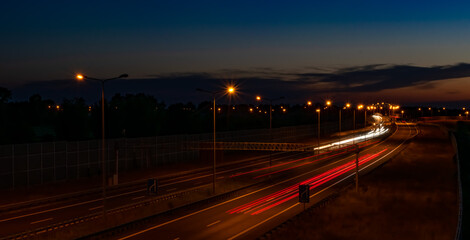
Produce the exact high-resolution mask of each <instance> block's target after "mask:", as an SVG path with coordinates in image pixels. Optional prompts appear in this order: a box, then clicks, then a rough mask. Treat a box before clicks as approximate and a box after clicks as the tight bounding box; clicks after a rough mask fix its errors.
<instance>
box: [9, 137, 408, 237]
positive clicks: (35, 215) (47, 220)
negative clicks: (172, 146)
mask: <svg viewBox="0 0 470 240" xmlns="http://www.w3.org/2000/svg"><path fill="white" fill-rule="evenodd" d="M402 131H403V130H402V129H401V128H400V131H399V132H397V133H395V134H394V135H393V138H390V139H389V140H387V141H391V140H392V139H395V138H396V136H400V135H403V134H402V133H401V132H402ZM357 140H359V139H356V141H357ZM362 140H364V142H362V143H361V145H360V146H361V147H366V146H369V147H371V146H372V149H376V148H377V147H378V146H374V144H376V143H377V141H376V140H374V139H372V140H371V139H369V140H365V139H362ZM381 145H383V143H382V144H381ZM346 150H347V149H346V148H345V149H344V151H342V150H341V149H339V150H338V151H339V153H334V152H333V153H330V152H326V153H322V154H317V155H313V156H312V153H309V152H306V153H293V152H290V153H280V154H275V155H273V156H274V157H273V163H274V164H273V166H272V167H271V168H270V167H269V165H268V162H269V161H268V160H267V158H260V159H257V160H253V161H250V162H249V163H247V162H245V161H239V162H235V163H233V164H230V165H226V166H222V167H218V175H217V179H218V180H223V179H232V178H234V179H237V178H241V177H245V178H247V177H248V178H252V179H255V180H256V179H259V180H263V179H266V178H267V177H269V175H270V174H272V176H273V177H274V176H276V179H283V178H286V177H288V176H291V175H296V177H295V178H287V180H283V181H282V182H277V183H276V184H275V185H273V186H269V187H266V188H264V189H258V190H255V191H253V192H252V193H251V194H250V195H248V196H246V197H243V198H237V199H240V200H237V201H234V200H233V201H231V202H230V203H229V204H223V207H227V206H232V205H233V208H235V207H236V206H237V204H240V202H239V201H246V200H247V199H253V198H256V197H261V196H264V195H267V194H269V193H270V192H272V191H275V190H276V189H282V188H285V187H288V186H290V185H292V184H296V183H297V182H298V181H301V180H302V178H307V177H308V176H312V174H313V175H314V174H320V173H321V172H322V171H326V170H327V169H330V168H332V167H340V166H341V164H343V163H345V162H347V161H348V160H350V158H351V157H349V158H340V157H339V156H341V155H344V153H345V152H346ZM349 150H350V149H349ZM367 151H371V150H367ZM366 160H367V159H366ZM211 179H212V174H211V169H204V170H199V171H195V172H192V173H187V174H183V175H179V176H174V177H171V178H168V179H161V180H160V189H159V193H160V194H159V195H161V194H166V193H172V192H180V191H184V190H185V189H190V188H194V187H198V186H204V185H209V184H210V183H211ZM326 193H327V191H325V192H324V193H323V192H321V193H319V194H318V195H319V196H323V195H324V194H326ZM149 198H152V196H147V194H146V188H145V187H144V186H142V185H134V186H128V187H123V188H118V189H112V190H109V191H108V197H107V200H106V207H107V209H113V208H119V207H120V206H125V205H129V204H131V203H136V202H140V201H145V200H147V199H149ZM318 199H321V198H318ZM291 200H292V199H291ZM291 200H289V201H286V202H291ZM283 205H284V204H282V205H280V206H283ZM275 209H277V207H276V208H274V209H268V210H265V212H266V213H271V212H273V211H277V210H275ZM102 211H103V205H102V198H101V192H95V193H92V194H84V195H83V196H80V197H76V198H71V199H68V200H65V201H57V202H54V201H52V202H50V203H46V204H41V205H37V206H33V207H29V208H21V209H17V210H14V211H5V212H2V213H0V226H1V228H0V236H2V237H6V236H11V235H12V234H16V233H20V232H24V231H26V230H31V229H38V228H41V227H47V226H51V224H56V223H61V222H67V221H68V220H70V219H74V218H77V217H80V216H87V215H90V214H93V213H100V212H102ZM212 211H220V209H219V208H216V209H213V210H211V211H208V212H212ZM224 212H225V211H224ZM265 212H263V213H262V214H259V215H260V216H264V215H265V214H266V213H265ZM238 215H240V214H238V213H232V214H228V216H232V217H234V216H238ZM241 215H244V214H241ZM198 216H199V215H198ZM228 216H226V215H223V216H221V217H220V218H221V219H216V220H214V221H213V222H210V223H207V224H206V225H208V226H209V227H212V226H214V227H215V226H216V225H219V224H220V226H225V224H227V222H230V221H236V219H238V217H235V218H234V220H230V221H228V220H227V219H226V218H227V217H228ZM208 219H210V218H208ZM222 219H224V220H222ZM182 220H183V219H182ZM219 220H220V222H218V221H219ZM184 221H186V220H184ZM184 221H181V222H184ZM188 221H191V220H188ZM242 221H243V220H242ZM178 222H179V221H178ZM273 222H274V221H273ZM165 226H166V225H165ZM171 226H173V225H171ZM242 226H243V224H242ZM168 227H170V226H168ZM217 228H219V227H217ZM162 229H164V228H162ZM196 229H197V228H195V229H194V230H196ZM163 231H164V232H167V231H166V230H163ZM143 236H146V235H143ZM139 237H140V236H139ZM168 237H169V238H168V239H170V238H171V237H170V236H168ZM144 238H145V237H144ZM175 238H176V237H175ZM171 239H174V238H171Z"/></svg>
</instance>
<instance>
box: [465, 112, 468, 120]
mask: <svg viewBox="0 0 470 240" xmlns="http://www.w3.org/2000/svg"><path fill="white" fill-rule="evenodd" d="M465 120H468V111H466V112H465Z"/></svg>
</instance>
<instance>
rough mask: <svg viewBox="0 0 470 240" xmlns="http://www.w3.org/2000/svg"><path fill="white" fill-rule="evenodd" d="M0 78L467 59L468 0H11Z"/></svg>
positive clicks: (229, 72)
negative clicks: (460, 0) (81, 73)
mask: <svg viewBox="0 0 470 240" xmlns="http://www.w3.org/2000/svg"><path fill="white" fill-rule="evenodd" d="M2 10H3V11H2V14H1V15H0V21H1V22H2V24H1V25H0V31H1V32H2V34H1V38H0V50H1V52H2V54H1V55H0V82H1V83H3V85H6V86H18V85H21V84H24V83H29V82H34V81H45V80H61V79H71V77H72V76H73V75H74V74H75V73H77V72H83V73H86V74H88V75H91V76H96V77H107V76H114V75H116V74H120V73H123V72H126V73H128V74H129V75H130V76H131V77H134V78H147V77H152V76H155V75H156V76H160V75H162V74H164V75H167V74H181V73H188V72H189V73H194V72H210V73H219V74H221V75H222V77H223V78H226V79H236V78H238V77H240V75H239V74H240V72H241V71H242V72H244V71H246V72H250V71H259V70H260V69H266V70H269V71H273V72H277V71H289V72H299V73H302V72H308V71H312V69H314V70H315V71H320V72H331V71H337V70H338V69H342V68H345V67H354V66H362V65H368V64H389V65H415V66H434V65H449V64H456V63H459V62H470V61H469V60H470V59H469V58H470V45H469V44H468V43H469V42H470V2H468V1H462V2H456V1H455V2H448V1H447V2H444V1H401V0H399V1H164V2H163V1H52V0H50V1H9V2H3V3H2Z"/></svg>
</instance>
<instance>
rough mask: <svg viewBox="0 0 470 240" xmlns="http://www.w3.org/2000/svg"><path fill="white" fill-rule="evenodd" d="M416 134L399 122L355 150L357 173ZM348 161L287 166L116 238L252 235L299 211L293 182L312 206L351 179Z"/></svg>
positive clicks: (349, 158)
mask: <svg viewBox="0 0 470 240" xmlns="http://www.w3.org/2000/svg"><path fill="white" fill-rule="evenodd" d="M417 133H418V129H417V128H416V126H412V125H408V124H405V125H400V126H399V127H398V128H397V130H396V132H394V133H393V134H392V135H391V136H390V137H389V138H387V139H386V140H385V141H383V142H380V143H376V144H374V145H373V146H371V147H369V148H368V149H365V150H363V151H361V152H360V157H359V162H360V172H361V174H364V173H366V172H368V171H371V170H373V169H374V168H375V167H377V166H379V165H380V164H382V163H384V162H386V161H388V160H389V159H390V158H392V157H393V156H394V155H395V154H397V153H398V152H399V150H400V149H402V148H403V147H404V146H405V145H406V141H407V140H408V139H410V138H412V137H414V136H415V135H416V134H417ZM311 161H312V162H313V161H315V160H311ZM354 162H355V155H354V154H353V155H350V156H347V157H342V158H340V159H334V158H332V159H329V160H328V161H327V162H326V163H325V164H322V165H321V166H319V165H311V166H309V165H308V164H305V165H304V166H303V167H302V169H300V168H299V169H296V168H291V169H289V170H287V171H294V173H295V174H293V175H294V176H292V177H289V178H287V179H285V180H282V181H278V182H277V181H276V182H273V183H272V184H268V185H266V186H264V187H261V188H254V189H251V191H250V192H249V193H247V194H244V195H242V196H238V197H235V198H232V199H229V200H225V201H221V202H215V203H211V204H207V205H206V206H203V207H201V208H199V209H194V210H192V211H190V212H184V213H180V214H179V215H178V216H172V217H162V218H161V219H156V220H155V221H154V222H152V223H148V224H146V225H145V226H143V227H140V228H138V229H134V230H132V231H129V232H125V233H122V234H120V235H118V236H116V239H156V238H158V239H172V240H173V239H255V238H257V237H259V236H260V235H262V234H263V233H265V232H267V231H269V230H270V229H272V228H274V227H276V226H278V225H279V224H281V223H282V222H284V221H286V220H287V219H289V218H291V217H293V216H295V215H296V214H298V213H299V212H301V211H302V210H303V206H301V205H300V204H299V203H298V185H299V183H309V184H310V188H311V191H310V193H311V196H310V201H311V202H310V203H309V205H311V204H314V203H316V202H318V201H320V200H321V199H323V198H325V197H326V196H328V195H329V194H331V193H332V192H334V191H336V190H337V189H339V188H340V187H344V186H345V185H347V184H349V183H351V182H352V179H353V177H354V173H355V172H354V171H355V168H354ZM306 166H309V167H310V168H306ZM250 174H251V173H250Z"/></svg>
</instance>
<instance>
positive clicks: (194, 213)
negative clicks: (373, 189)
mask: <svg viewBox="0 0 470 240" xmlns="http://www.w3.org/2000/svg"><path fill="white" fill-rule="evenodd" d="M396 133H397V131H395V132H394V133H393V134H392V136H393V135H395V134H396ZM383 143H384V142H382V143H379V144H377V145H375V146H379V145H381V144H383ZM402 144H403V143H402ZM402 144H400V145H399V146H398V147H400V146H401V145H402ZM398 147H397V148H398ZM394 150H395V149H394ZM394 150H393V151H394ZM393 151H392V152H393ZM387 155H388V154H387ZM353 157H354V156H353ZM348 158H351V156H349V157H346V158H344V159H342V160H341V161H344V160H345V159H348ZM381 159H383V157H382V158H380V159H379V160H381ZM379 160H377V161H379ZM377 161H375V162H374V163H376V162H377ZM332 164H334V163H331V164H328V165H326V166H324V167H328V166H330V165H332ZM371 164H372V163H371ZM324 167H321V168H324ZM367 167H369V166H367ZM367 167H365V168H367ZM365 168H362V169H365ZM362 169H361V170H362ZM317 170H319V169H316V170H313V171H309V172H306V173H303V174H300V175H298V176H296V177H293V178H290V179H286V180H284V181H281V182H278V183H276V184H273V185H271V186H267V187H264V188H261V189H258V190H255V191H252V192H250V193H247V194H245V195H242V196H239V197H236V198H232V199H230V200H227V201H225V202H221V203H219V204H216V205H213V206H210V207H207V208H205V209H201V210H198V211H196V212H193V213H190V214H187V215H184V216H181V217H179V218H175V219H173V220H170V221H167V222H164V223H161V224H159V225H155V226H153V227H150V228H147V229H144V230H141V231H139V232H136V233H133V234H130V235H127V236H125V237H122V238H119V240H124V239H128V238H131V237H134V236H137V235H140V234H142V233H145V232H148V231H151V230H153V229H156V228H160V227H162V226H165V225H168V224H170V223H174V222H176V221H179V220H181V219H185V218H188V217H191V216H193V215H196V214H199V213H201V212H204V211H207V210H210V209H213V208H216V207H218V206H221V205H224V204H227V203H229V202H233V201H236V200H238V199H240V198H244V197H246V196H249V195H252V194H255V193H257V192H260V191H263V190H266V189H268V188H271V187H274V186H276V185H279V184H282V183H285V182H288V181H291V180H293V179H296V178H299V177H301V176H304V175H307V174H311V173H312V172H314V171H317ZM353 175H355V173H353V174H350V175H349V176H348V177H351V176H353ZM338 183H339V182H337V183H335V184H338ZM332 186H334V185H332ZM332 186H330V187H332ZM325 190H326V189H324V190H322V191H325ZM320 192H321V191H320ZM320 192H317V193H316V194H315V195H317V194H319V193H320ZM298 204H299V203H296V204H295V205H293V206H291V208H292V207H294V206H296V205H298ZM285 211H287V210H285ZM285 211H283V212H285ZM283 212H281V213H278V214H276V216H277V215H279V214H282V213H283ZM273 217H275V216H273ZM271 218H272V217H271ZM266 221H267V220H265V221H263V222H266ZM258 225H259V224H258ZM242 234H243V233H242ZM239 235H241V234H239ZM239 235H237V236H239ZM237 236H234V237H237ZM234 237H232V239H233V238H234Z"/></svg>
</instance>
